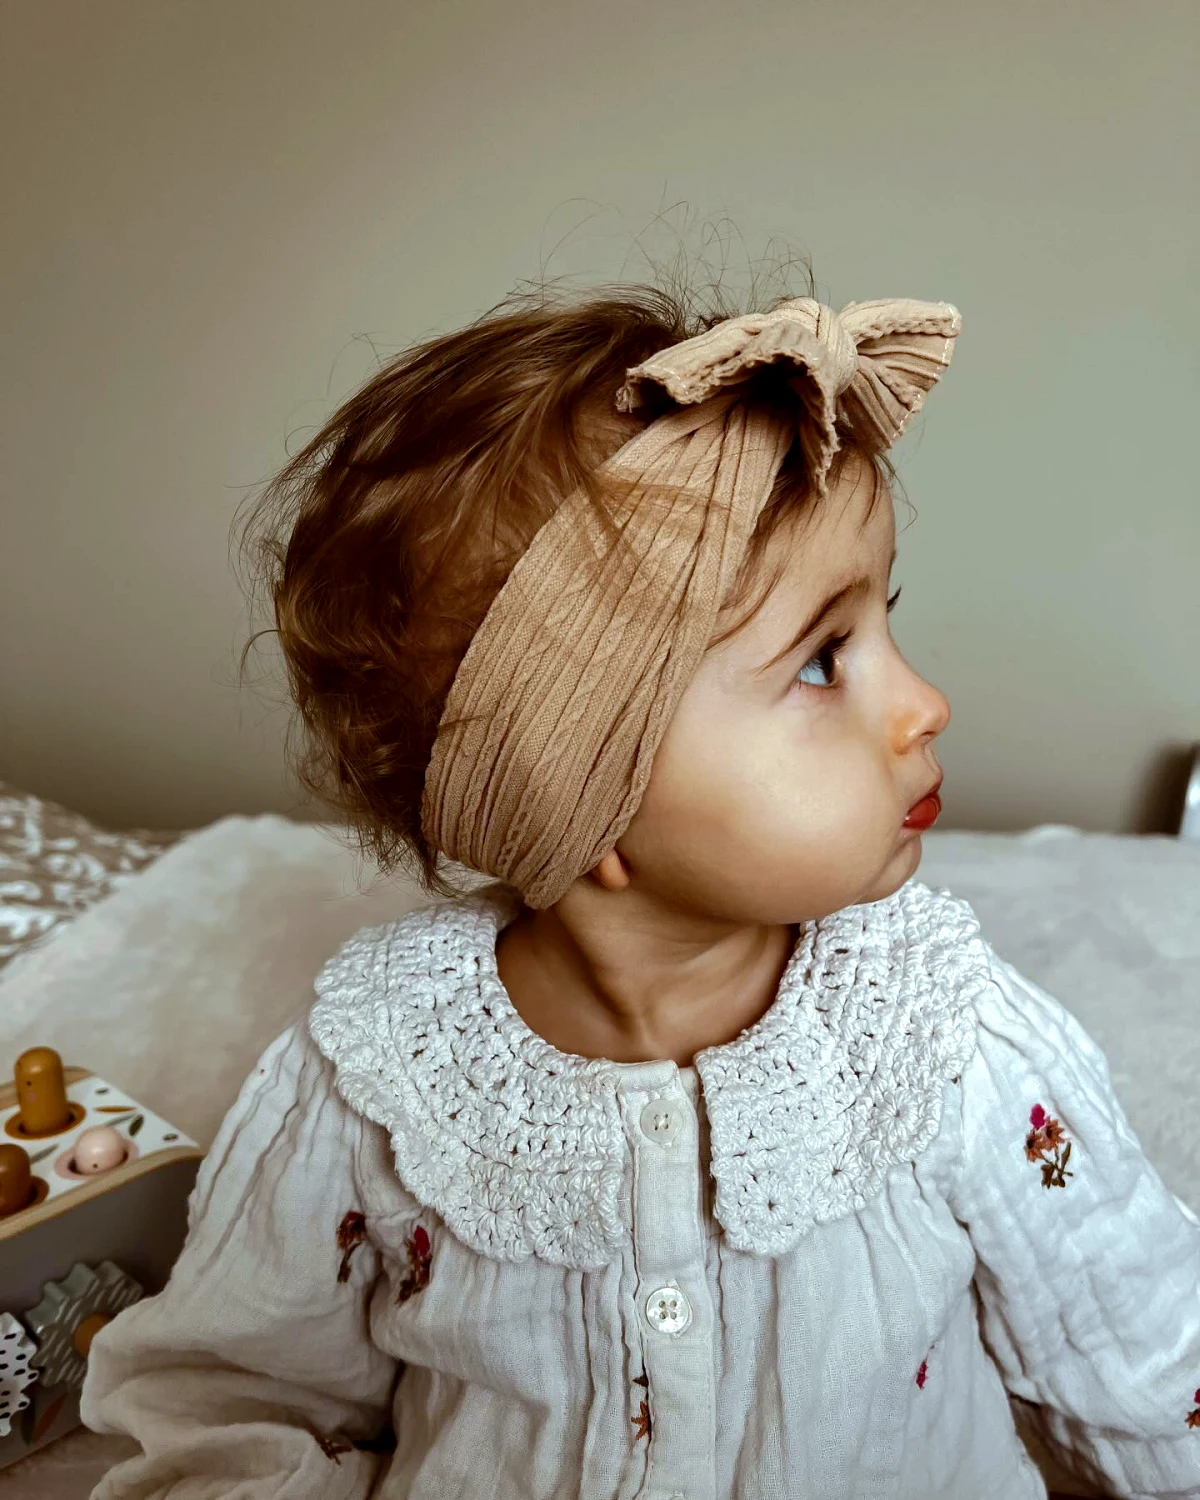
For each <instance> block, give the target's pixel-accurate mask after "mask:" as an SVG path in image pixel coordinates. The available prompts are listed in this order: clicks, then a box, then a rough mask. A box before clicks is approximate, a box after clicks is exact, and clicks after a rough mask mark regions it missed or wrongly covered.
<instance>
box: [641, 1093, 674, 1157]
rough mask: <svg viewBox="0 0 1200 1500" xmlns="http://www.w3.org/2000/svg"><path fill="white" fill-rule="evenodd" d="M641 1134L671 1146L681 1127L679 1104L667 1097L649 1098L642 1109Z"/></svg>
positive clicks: (662, 1144)
mask: <svg viewBox="0 0 1200 1500" xmlns="http://www.w3.org/2000/svg"><path fill="white" fill-rule="evenodd" d="M640 1124H641V1127H642V1134H643V1135H644V1136H646V1137H647V1138H648V1139H649V1140H652V1141H657V1142H658V1144H659V1145H660V1146H673V1145H674V1144H675V1142H676V1141H677V1140H678V1139H679V1132H680V1129H681V1128H682V1125H681V1121H680V1118H679V1105H678V1104H676V1103H672V1102H671V1101H669V1100H667V1099H651V1101H650V1103H649V1104H647V1105H646V1107H645V1109H644V1110H642V1115H641V1121H640Z"/></svg>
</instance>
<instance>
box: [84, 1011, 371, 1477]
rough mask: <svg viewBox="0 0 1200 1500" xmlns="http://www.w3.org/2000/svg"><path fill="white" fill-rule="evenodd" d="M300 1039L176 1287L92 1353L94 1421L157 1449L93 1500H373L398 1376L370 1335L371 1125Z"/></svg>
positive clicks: (205, 1171) (232, 1132) (104, 1334)
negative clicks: (366, 1201) (374, 1446)
mask: <svg viewBox="0 0 1200 1500" xmlns="http://www.w3.org/2000/svg"><path fill="white" fill-rule="evenodd" d="M330 1071H331V1070H330V1068H329V1065H328V1064H327V1063H326V1062H325V1061H324V1059H323V1058H322V1057H321V1056H320V1054H319V1053H318V1051H317V1049H316V1047H315V1046H314V1045H313V1043H312V1041H311V1039H310V1038H309V1036H308V1033H307V1029H306V1027H305V1026H304V1025H303V1023H301V1024H299V1025H297V1026H294V1027H293V1028H291V1029H290V1030H289V1031H287V1032H285V1033H284V1034H283V1035H282V1036H280V1037H279V1038H278V1039H277V1040H276V1041H275V1042H273V1043H272V1044H271V1046H270V1047H268V1048H267V1050H266V1052H264V1053H263V1055H262V1057H261V1058H260V1060H259V1063H258V1066H257V1067H256V1068H255V1070H254V1072H253V1073H252V1074H251V1075H250V1077H249V1078H248V1079H247V1080H246V1082H245V1083H244V1084H243V1086H242V1089H241V1092H240V1094H239V1097H238V1099H237V1102H236V1104H235V1105H234V1107H233V1109H232V1110H231V1111H230V1112H229V1114H228V1115H227V1116H226V1118H225V1120H224V1122H223V1124H222V1125H221V1128H220V1130H219V1132H218V1134H217V1138H216V1140H215V1142H214V1144H213V1147H212V1150H211V1151H210V1152H209V1154H208V1156H207V1157H206V1158H205V1160H204V1162H203V1163H202V1165H201V1170H200V1175H199V1177H198V1179H197V1183H196V1187H195V1190H194V1193H193V1196H192V1199H191V1202H190V1204H189V1231H188V1238H187V1243H186V1244H185V1246H184V1249H183V1252H182V1254H181V1256H180V1258H179V1260H178V1261H177V1263H176V1265H175V1268H174V1270H173V1271H172V1274H171V1277H170V1280H169V1281H168V1283H167V1285H166V1287H165V1288H164V1289H163V1290H162V1292H160V1293H159V1294H158V1295H157V1296H155V1297H152V1298H148V1299H147V1300H145V1301H143V1302H141V1303H138V1304H136V1305H135V1306H133V1307H131V1308H129V1309H128V1310H127V1311H125V1312H124V1313H122V1314H121V1315H120V1316H119V1317H118V1318H116V1319H115V1320H114V1321H113V1322H112V1323H111V1324H109V1325H108V1326H107V1327H106V1328H105V1329H103V1330H102V1331H101V1332H100V1333H99V1334H98V1335H97V1337H96V1339H95V1340H94V1342H93V1344H92V1348H91V1352H90V1355H89V1360H88V1374H87V1379H86V1381H85V1384H84V1388H83V1394H82V1402H81V1409H82V1416H83V1420H84V1422H85V1423H86V1425H87V1426H89V1427H91V1428H93V1429H94V1430H96V1431H99V1432H117V1433H124V1434H129V1435H130V1436H132V1437H133V1438H135V1439H136V1440H137V1441H138V1442H139V1443H140V1444H141V1447H142V1449H143V1452H142V1453H141V1454H140V1455H137V1456H135V1457H133V1458H131V1459H129V1460H127V1461H126V1462H124V1463H121V1464H118V1465H117V1466H116V1467H115V1468H114V1469H112V1470H110V1472H109V1473H108V1474H107V1475H106V1476H105V1478H104V1479H103V1480H102V1481H101V1483H100V1484H99V1485H98V1486H97V1488H96V1489H95V1490H94V1491H93V1492H92V1500H166V1497H167V1496H168V1495H169V1496H171V1500H182V1497H183V1496H185V1495H186V1496H187V1500H224V1497H234V1496H236V1497H237V1500H363V1497H365V1496H367V1495H368V1494H369V1493H370V1492H371V1489H372V1486H373V1484H374V1481H375V1478H376V1476H377V1473H378V1470H379V1466H380V1464H381V1463H382V1462H383V1459H382V1458H381V1457H380V1455H379V1454H378V1453H374V1452H371V1451H369V1450H362V1449H359V1448H356V1447H354V1446H353V1444H354V1442H355V1441H356V1440H359V1441H365V1442H369V1441H370V1440H371V1439H372V1438H374V1437H376V1436H377V1435H378V1434H379V1433H380V1432H381V1430H383V1429H384V1428H385V1427H386V1425H387V1422H388V1417H389V1412H390V1401H391V1394H392V1389H393V1386H394V1383H395V1379H396V1375H397V1373H398V1369H399V1365H398V1362H397V1361H396V1360H394V1359H393V1358H391V1357H390V1356H387V1355H385V1354H384V1353H382V1351H380V1350H379V1349H378V1348H376V1347H375V1346H374V1345H373V1344H372V1342H371V1339H370V1336H369V1332H368V1304H369V1301H370V1297H371V1293H372V1288H373V1285H374V1283H375V1282H376V1280H377V1278H378V1277H379V1274H380V1269H379V1263H378V1259H377V1255H376V1252H375V1250H374V1249H373V1247H372V1246H371V1244H370V1242H369V1240H367V1239H366V1237H365V1233H364V1229H365V1224H364V1219H363V1216H362V1213H361V1210H362V1207H363V1204H362V1193H361V1178H362V1174H361V1172H360V1171H359V1168H358V1162H359V1158H360V1152H361V1151H362V1148H363V1129H364V1122H363V1121H362V1120H361V1119H360V1117H359V1116H357V1115H355V1114H354V1113H353V1112H352V1111H351V1110H349V1109H348V1108H347V1107H346V1105H345V1104H344V1103H342V1101H341V1100H340V1099H339V1098H338V1096H337V1095H336V1093H335V1092H334V1090H333V1087H332V1083H331V1076H330Z"/></svg>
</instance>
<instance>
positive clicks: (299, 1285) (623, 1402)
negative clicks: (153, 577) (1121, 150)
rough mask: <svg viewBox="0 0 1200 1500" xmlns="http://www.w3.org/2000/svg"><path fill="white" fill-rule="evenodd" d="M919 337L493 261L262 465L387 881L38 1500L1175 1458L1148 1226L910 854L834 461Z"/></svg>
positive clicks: (291, 603) (895, 1475)
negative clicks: (492, 285)
mask: <svg viewBox="0 0 1200 1500" xmlns="http://www.w3.org/2000/svg"><path fill="white" fill-rule="evenodd" d="M809 291H810V292H811V291H812V288H811V287H810V288H809ZM960 328H961V319H960V316H959V313H958V310H957V309H956V308H955V307H953V306H952V305H950V304H949V303H946V302H927V301H915V300H907V299H886V298H885V299H881V300H873V301H863V302H852V303H849V304H847V305H846V306H844V307H842V308H841V309H834V308H832V307H830V306H828V305H826V304H825V303H823V302H821V301H820V300H818V299H817V298H816V297H815V296H813V295H789V296H785V297H782V298H779V299H776V300H775V301H773V302H771V303H769V304H768V305H763V306H761V307H751V308H749V309H748V310H745V311H741V312H738V311H734V310H730V309H727V308H726V309H719V310H717V311H715V312H712V313H707V314H699V313H697V312H696V311H695V310H694V304H693V302H692V300H691V299H690V298H689V297H688V296H685V295H682V294H678V295H672V294H670V293H668V292H665V291H663V290H661V289H659V288H651V287H642V286H636V285H628V286H626V285H616V286H606V287H599V288H594V289H592V290H590V291H588V292H585V293H582V294H578V295H573V296H566V295H561V296H559V295H555V296H544V297H540V298H538V297H535V298H526V299H524V300H522V299H511V300H507V301H506V302H505V303H503V304H501V305H500V307H499V308H497V309H493V310H492V311H491V312H490V313H488V314H487V315H485V316H483V317H481V318H480V319H478V320H477V321H476V322H474V323H472V324H471V325H469V326H468V327H466V328H463V329H459V330H457V331H455V332H451V333H448V334H444V335H440V336H438V337H434V338H431V339H429V340H427V341H425V342H424V343H422V344H420V345H417V346H415V347H413V348H411V349H409V350H406V351H405V352H403V353H402V354H401V355H399V356H398V357H397V358H396V359H394V360H393V361H391V362H390V363H389V364H387V365H385V366H384V367H383V368H382V369H381V370H380V371H379V373H378V374H377V375H376V376H375V377H373V378H372V379H371V380H370V381H369V382H368V383H367V384H366V385H365V386H364V387H363V388H362V389H361V390H360V391H358V392H357V393H356V394H355V395H354V396H352V397H351V398H350V400H348V401H347V402H346V403H345V404H344V405H343V406H342V407H341V408H340V409H339V410H338V411H337V412H336V413H335V415H334V416H333V417H332V418H331V419H330V420H329V422H328V423H327V424H326V426H325V427H324V428H323V429H322V431H321V432H320V433H319V434H318V435H317V436H316V437H315V438H314V439H313V440H312V441H311V442H310V443H308V444H307V445H306V446H305V448H304V449H303V451H301V452H300V453H299V454H298V455H297V456H296V458H294V459H293V460H292V461H291V462H290V463H289V464H288V466H287V468H286V469H285V470H284V471H283V472H282V473H281V475H280V476H279V478H278V480H277V481H276V482H275V483H274V485H273V486H272V487H271V488H270V489H269V490H268V492H267V493H266V495H265V496H264V498H263V503H262V506H261V508H260V509H259V510H258V511H257V512H256V514H255V515H254V517H253V518H252V528H251V529H252V532H253V533H254V535H255V536H257V537H258V538H259V540H260V541H261V545H262V555H263V557H264V558H265V559H266V560H267V574H266V578H267V583H268V586H269V590H270V595H271V601H272V606H273V610H274V615H275V623H276V627H277V630H278V634H279V640H280V645H281V648H282V651H283V656H284V660H285V662H286V667H287V671H288V677H289V683H290V687H291V691H292V694H293V696H294V699H295V702H296V705H297V709H298V712H299V715H300V721H301V723H302V725H303V728H304V731H305V735H306V740H305V746H306V749H305V755H304V758H303V760H302V762H301V764H300V766H299V771H300V775H301V778H302V779H303V780H304V781H305V783H306V784H307V785H310V786H311V787H313V788H314V789H317V790H319V791H320V792H321V793H322V794H323V795H324V796H326V797H327V798H328V799H330V800H331V801H332V802H333V803H334V805H336V806H337V807H338V808H339V809H340V811H341V813H342V815H343V816H344V818H345V821H346V823H347V825H348V826H349V827H350V828H351V829H352V830H353V831H354V833H355V835H356V836H357V838H358V839H359V840H360V842H361V845H362V847H363V848H364V850H366V851H367V852H368V853H370V854H371V855H372V857H373V858H374V860H375V861H376V862H377V863H378V865H379V866H380V867H381V868H382V869H384V870H387V869H389V868H397V867H399V866H401V865H403V866H405V867H407V868H409V869H411V870H412V871H414V872H415V873H416V874H417V875H418V876H419V877H420V879H421V881H422V883H423V887H424V889H425V890H426V891H427V893H428V895H429V898H430V899H429V904H428V905H427V906H425V907H424V908H423V909H421V910H419V911H416V912H412V913H410V914H408V915H406V916H404V917H401V918H398V919H397V920H395V921H394V922H391V923H387V924H384V925H382V926H377V927H371V928H366V929H364V930H363V931H361V932H359V933H358V934H357V935H356V936H355V937H353V938H352V939H351V940H350V941H349V942H347V943H346V944H345V945H344V946H343V947H342V948H341V949H340V950H339V951H338V952H337V953H336V954H333V955H331V956H330V958H329V960H328V962H327V963H326V965H325V966H324V968H323V969H322V971H321V973H320V974H319V975H318V976H316V978H315V999H314V1003H313V1005H312V1008H311V1010H310V1012H309V1013H308V1015H306V1017H305V1018H304V1019H303V1020H302V1021H300V1022H298V1023H297V1024H296V1025H295V1026H293V1027H291V1028H289V1029H288V1031H286V1032H285V1033H284V1034H283V1035H282V1036H280V1037H279V1038H278V1039H277V1040H276V1041H275V1042H273V1043H272V1044H271V1046H270V1047H269V1048H268V1049H267V1051H266V1052H265V1053H264V1054H263V1057H262V1059H261V1061H260V1064H259V1066H258V1068H257V1069H256V1071H255V1072H254V1073H253V1074H252V1075H251V1077H250V1078H249V1079H247V1080H246V1082H245V1084H244V1085H243V1088H242V1091H241V1094H240V1096H239V1098H238V1101H237V1103H236V1105H235V1106H234V1108H233V1109H232V1110H231V1111H230V1113H229V1115H228V1116H227V1117H226V1120H225V1122H224V1124H223V1125H222V1127H221V1131H220V1133H219V1135H218V1138H217V1140H216V1143H215V1144H214V1146H213V1149H212V1151H211V1153H210V1154H209V1156H208V1158H207V1159H206V1161H205V1164H204V1166H203V1169H202V1172H201V1176H200V1179H199V1183H198V1187H197V1191H196V1195H195V1198H194V1200H193V1204H192V1212H191V1228H190V1234H189V1239H188V1243H187V1245H186V1247H185V1249H184V1252H183V1255H182V1257H181V1259H180V1261H179V1263H178V1265H177V1267H176V1270H175V1272H174V1274H173V1276H172V1279H171V1281H170V1283H169V1285H168V1286H167V1288H166V1289H165V1290H164V1291H163V1292H162V1293H160V1294H159V1295H158V1296H156V1297H153V1298H150V1299H148V1300H147V1301H145V1302H143V1303H141V1304H139V1305H137V1306H135V1307H133V1308H132V1309H130V1310H129V1311H127V1312H126V1313H124V1314H123V1315H122V1316H121V1317H120V1318H118V1319H117V1320H116V1322H115V1323H114V1324H112V1325H111V1326H110V1327H109V1328H106V1329H105V1330H103V1331H102V1332H101V1333H100V1334H99V1335H98V1336H97V1338H96V1340H95V1342H94V1343H93V1345H92V1353H91V1363H90V1367H89V1374H88V1380H87V1385H86V1387H85V1391H84V1404H83V1413H84V1419H85V1421H87V1423H88V1424H89V1425H90V1426H92V1427H94V1428H97V1429H99V1430H102V1431H114V1432H125V1433H128V1434H130V1435H132V1436H133V1437H135V1438H136V1439H137V1440H138V1442H139V1443H140V1444H141V1447H142V1450H143V1451H142V1452H141V1454H140V1455H138V1456H136V1457H133V1458H131V1459H129V1460H128V1461H127V1462H125V1463H123V1464H121V1465H119V1466H118V1467H117V1468H115V1469H114V1470H113V1471H112V1472H111V1473H110V1474H109V1475H108V1476H107V1477H106V1478H105V1480H104V1481H103V1482H102V1484H101V1485H100V1487H99V1489H97V1491H96V1492H95V1500H152V1497H153V1500H166V1497H167V1496H176V1495H184V1494H186V1495H187V1496H188V1497H189V1500H218V1497H234V1496H236V1497H238V1500H267V1497H281V1496H286V1497H288V1500H317V1497H320V1500H332V1497H338V1500H365V1497H367V1496H371V1497H380V1500H451V1497H461V1500H474V1497H480V1500H483V1497H488V1500H491V1497H495V1500H566V1497H578V1500H634V1497H638V1500H685V1497H686V1500H775V1497H778V1500H785V1497H786V1500H792V1497H797V1496H800V1495H814V1496H820V1497H821V1500H841V1497H845V1500H850V1497H862V1496H867V1495H872V1496H879V1497H889V1500H890V1497H894V1500H936V1497H943V1500H988V1497H996V1500H1020V1497H1030V1500H1036V1497H1045V1496H1046V1494H1047V1487H1046V1483H1045V1480H1044V1478H1043V1476H1042V1474H1041V1473H1040V1472H1039V1469H1038V1467H1037V1465H1036V1464H1035V1463H1034V1461H1033V1459H1032V1458H1031V1457H1030V1454H1029V1452H1028V1450H1027V1447H1026V1445H1025V1442H1024V1440H1023V1438H1022V1436H1021V1433H1020V1432H1019V1430H1018V1426H1017V1422H1016V1419H1015V1416H1014V1413H1020V1414H1021V1416H1022V1418H1023V1420H1024V1421H1026V1422H1027V1423H1028V1424H1029V1427H1030V1429H1031V1430H1032V1431H1035V1432H1036V1433H1037V1434H1038V1436H1039V1439H1040V1440H1041V1441H1042V1442H1043V1443H1044V1444H1045V1445H1046V1446H1047V1447H1048V1448H1049V1449H1050V1450H1051V1451H1053V1453H1054V1454H1055V1455H1056V1457H1058V1458H1059V1459H1061V1462H1062V1464H1063V1465H1064V1466H1065V1467H1066V1468H1067V1469H1068V1470H1070V1471H1072V1472H1074V1473H1075V1474H1077V1475H1078V1476H1079V1478H1080V1480H1081V1481H1082V1483H1083V1485H1084V1491H1083V1492H1089V1489H1088V1487H1093V1488H1091V1490H1090V1492H1092V1493H1101V1494H1103V1493H1113V1494H1120V1495H1137V1496H1161V1497H1167V1496H1171V1497H1175V1500H1178V1497H1181V1496H1187V1495H1198V1496H1200V1431H1197V1428H1198V1427H1200V1403H1197V1402H1195V1401H1193V1400H1192V1392H1193V1391H1194V1390H1195V1389H1196V1387H1197V1386H1200V1302H1198V1299H1197V1293H1198V1291H1200V1225H1198V1224H1197V1221H1196V1219H1195V1217H1194V1216H1193V1215H1192V1214H1191V1213H1190V1211H1189V1210H1187V1209H1186V1208H1185V1207H1184V1206H1183V1205H1182V1204H1181V1203H1180V1202H1179V1200H1177V1199H1176V1198H1175V1197H1174V1196H1173V1195H1172V1194H1171V1193H1170V1192H1169V1191H1168V1189H1167V1188H1166V1187H1165V1186H1164V1184H1163V1182H1162V1181H1161V1179H1160V1178H1159V1176H1158V1174H1157V1172H1156V1171H1155V1169H1154V1168H1153V1166H1152V1165H1151V1164H1150V1163H1149V1162H1148V1161H1147V1160H1146V1159H1145V1157H1144V1156H1143V1154H1142V1152H1141V1149H1140V1147H1139V1145H1138V1143H1137V1140H1136V1138H1135V1137H1134V1136H1133V1133H1132V1131H1131V1130H1130V1128H1129V1125H1128V1123H1127V1121H1126V1119H1125V1116H1124V1114H1123V1112H1122V1109H1121V1106H1120V1103H1119V1102H1118V1100H1117V1098H1116V1096H1115V1094H1114V1092H1113V1089H1112V1085H1111V1081H1110V1078H1109V1073H1108V1066H1107V1062H1106V1059H1105V1058H1104V1055H1103V1054H1102V1053H1101V1051H1100V1050H1099V1048H1098V1047H1097V1046H1096V1044H1095V1042H1094V1041H1093V1040H1092V1039H1091V1038H1090V1037H1089V1036H1088V1035H1087V1033H1086V1032H1085V1031H1084V1030H1083V1029H1082V1028H1081V1027H1080V1026H1079V1024H1078V1023H1077V1022H1076V1021H1075V1020H1074V1019H1073V1017H1072V1016H1071V1015H1070V1014H1069V1013H1068V1012H1067V1011H1066V1010H1064V1008H1063V1007H1062V1006H1061V1005H1060V1004H1059V1003H1058V1002H1057V1001H1056V1000H1055V999H1053V998H1052V997H1051V996H1050V995H1048V994H1046V993H1045V992H1044V991H1042V990H1041V989H1040V988H1039V987H1038V986H1037V985H1036V984H1033V983H1032V982H1031V981H1029V980H1028V979H1026V978H1025V977H1024V976H1023V975H1021V974H1020V973H1018V972H1017V971H1016V970H1015V969H1014V968H1013V967H1012V966H1011V965H1010V964H1008V963H1006V962H1005V960H1004V959H1003V958H1002V957H1001V956H1000V955H998V954H997V953H996V952H995V951H994V950H993V949H992V948H991V946H990V944H989V943H988V941H987V939H986V936H985V934H984V933H983V932H982V931H981V930H980V925H979V922H978V921H977V919H976V917H975V915H974V913H973V911H972V909H971V907H970V906H969V905H968V904H967V903H966V902H965V901H963V900H961V899H959V898H957V897H956V896H954V895H953V894H952V893H950V892H947V891H941V890H935V889H932V888H930V887H929V886H928V885H926V884H924V883H923V882H922V881H921V880H920V877H919V866H920V860H921V833H922V832H923V831H924V830H925V829H927V828H929V827H930V826H932V824H933V822H934V821H935V820H936V818H937V816H938V813H939V811H940V799H939V793H940V788H941V785H942V774H943V768H942V765H941V762H940V760H939V756H938V740H939V736H940V735H941V734H942V732H943V731H944V730H945V728H946V726H947V723H948V722H949V715H950V705H949V704H948V702H947V700H946V698H945V697H944V696H943V694H942V692H941V691H940V690H939V689H938V688H937V686H936V685H934V684H932V683H930V682H929V681H927V680H925V678H924V677H922V676H921V675H920V674H919V673H918V672H917V671H916V670H915V669H914V668H913V667H912V666H911V665H910V664H909V662H908V661H907V660H906V659H905V657H904V656H903V654H902V653H901V651H900V650H899V648H898V646H897V644H896V642H895V640H894V639H893V637H892V633H891V615H892V610H893V608H894V605H895V603H896V600H897V598H898V589H897V588H896V585H895V581H894V579H893V576H892V572H893V565H894V564H895V562H896V560H897V537H896V525H895V516H894V487H893V478H894V475H893V470H892V465H891V460H890V458H889V453H890V450H891V449H892V446H893V444H894V443H895V442H896V440H897V438H898V437H899V436H900V434H901V433H902V432H903V431H904V430H905V428H906V426H907V425H908V423H909V422H910V420H911V418H912V417H913V416H914V415H915V414H916V413H917V412H918V411H920V410H921V409H922V407H923V406H924V403H925V401H926V398H927V397H929V398H930V401H931V406H932V407H934V408H936V402H937V397H936V386H937V384H938V382H939V381H940V380H942V379H944V378H949V379H952V378H953V375H952V374H950V373H949V372H950V369H951V362H952V357H953V352H954V348H955V343H956V340H957V339H958V337H959V334H960ZM933 431H934V428H933V426H932V424H931V440H932V432H933ZM454 866H458V867H459V869H460V870H461V871H474V872H477V873H478V874H479V875H480V876H482V877H485V878H486V883H483V884H478V885H474V886H472V887H471V888H470V889H466V888H464V887H463V886H462V885H460V884H459V883H456V877H455V875H454V873H453V869H454Z"/></svg>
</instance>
